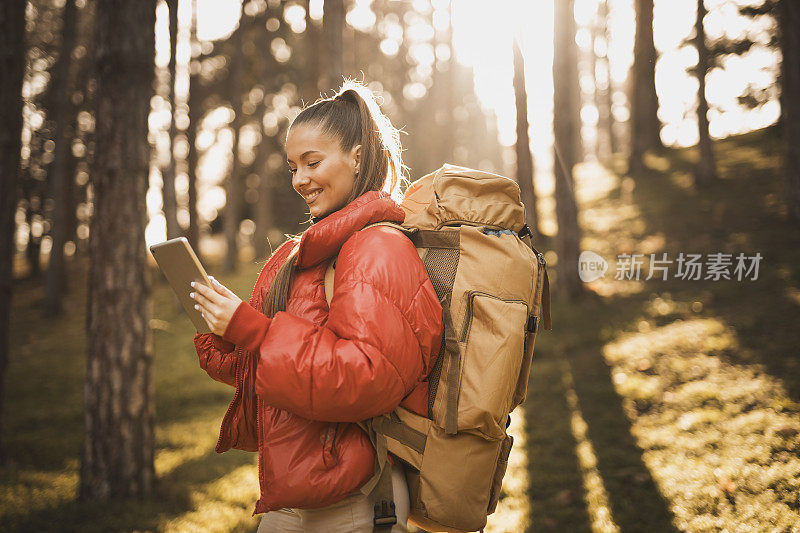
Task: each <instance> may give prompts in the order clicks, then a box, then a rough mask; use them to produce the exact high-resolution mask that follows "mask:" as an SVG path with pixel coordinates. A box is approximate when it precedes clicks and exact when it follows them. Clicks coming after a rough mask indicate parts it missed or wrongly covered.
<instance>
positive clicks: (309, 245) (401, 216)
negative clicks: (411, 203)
mask: <svg viewBox="0 0 800 533" xmlns="http://www.w3.org/2000/svg"><path fill="white" fill-rule="evenodd" d="M403 220H405V211H403V209H402V208H401V207H400V206H399V205H397V202H395V201H394V200H392V198H391V197H390V196H389V195H388V194H387V193H385V192H383V191H368V192H365V193H364V194H362V195H361V196H359V197H358V198H356V199H355V200H353V201H352V202H350V203H349V204H347V205H346V206H344V207H342V208H341V209H339V210H338V211H334V212H333V213H331V214H329V215H328V216H326V217H324V218H322V219H320V220H319V221H317V222H315V223H314V224H312V225H311V227H310V228H308V229H307V230H306V231H304V232H303V235H302V237H301V238H300V244H299V245H298V246H299V247H298V249H297V256H296V257H295V265H296V266H297V267H298V268H309V267H312V266H314V265H318V264H319V263H321V262H322V261H325V260H326V259H330V258H331V257H333V256H334V255H336V254H338V253H339V249H340V248H341V247H342V245H343V244H344V243H345V241H346V240H347V239H348V238H349V237H350V236H351V235H352V234H353V233H355V232H356V231H359V230H361V229H363V228H364V226H366V225H368V224H372V223H374V222H383V221H389V222H397V223H400V222H403Z"/></svg>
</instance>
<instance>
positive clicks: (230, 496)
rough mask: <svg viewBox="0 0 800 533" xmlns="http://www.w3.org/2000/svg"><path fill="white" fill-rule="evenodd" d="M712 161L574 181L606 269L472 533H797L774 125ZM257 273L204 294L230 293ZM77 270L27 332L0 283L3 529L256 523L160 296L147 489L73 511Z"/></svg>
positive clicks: (544, 366) (32, 306) (251, 463)
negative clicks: (710, 268)
mask: <svg viewBox="0 0 800 533" xmlns="http://www.w3.org/2000/svg"><path fill="white" fill-rule="evenodd" d="M715 149H716V151H717V156H718V161H719V164H720V174H721V177H722V180H721V181H720V183H718V184H715V185H713V186H711V187H709V188H708V189H705V190H697V189H695V188H694V187H693V186H692V184H691V179H690V177H691V168H692V162H693V159H694V158H695V157H696V152H695V151H694V150H692V149H687V150H667V151H665V152H663V153H660V154H650V155H649V156H648V159H647V166H648V168H649V171H648V172H647V173H646V175H643V176H640V177H637V178H636V179H635V180H634V179H631V178H628V177H626V176H625V175H624V174H623V173H622V172H621V171H620V167H621V166H622V161H621V160H614V161H611V162H610V163H609V168H610V169H611V170H610V171H608V170H605V169H603V168H601V167H598V166H592V165H586V166H585V167H584V168H582V169H581V172H579V173H578V175H577V177H576V184H577V185H576V186H577V189H578V196H579V203H580V206H581V223H582V226H583V228H584V231H585V233H584V238H583V242H582V248H583V249H588V250H593V251H595V252H597V253H599V254H600V255H602V256H603V257H605V258H606V259H607V260H610V261H611V263H612V264H611V270H609V272H608V273H607V274H606V276H605V278H603V280H601V281H597V282H594V283H592V284H590V285H589V288H590V289H591V290H590V291H588V293H587V295H586V297H585V298H584V299H583V300H581V301H579V302H573V303H569V302H565V301H562V300H560V299H558V298H555V299H554V301H553V324H554V328H555V329H554V330H553V331H552V332H547V331H540V332H539V334H538V336H537V339H536V353H535V356H534V364H533V370H532V374H531V381H530V385H529V388H528V399H527V402H526V404H525V405H524V408H521V409H519V410H518V412H517V413H516V414H514V415H513V416H512V426H511V429H512V431H514V432H515V435H516V436H515V442H516V444H515V448H514V450H513V451H512V457H511V459H510V462H509V469H508V474H507V476H506V482H505V484H504V490H503V494H502V499H501V501H500V503H499V505H498V511H497V513H495V514H494V515H492V516H491V517H490V520H489V525H488V527H487V531H489V532H498V531H509V532H517V531H524V530H529V531H536V532H539V531H552V532H565V531H569V532H581V531H646V532H661V531H664V532H669V531H676V530H685V531H719V530H729V531H745V530H747V531H796V530H797V529H796V528H797V526H796V524H798V523H800V496H798V494H800V459H799V458H798V452H800V417H799V416H798V415H800V358H799V357H798V346H800V328H798V327H797V319H798V317H800V313H799V312H798V311H800V309H799V307H800V269H799V268H798V264H800V232H798V231H797V228H792V227H791V226H790V225H789V224H788V223H787V222H786V221H785V220H784V217H785V207H784V206H783V205H782V203H781V199H782V191H781V180H780V178H779V175H778V174H777V170H776V169H777V168H778V166H779V164H780V161H779V145H778V138H777V134H776V132H775V131H774V130H771V129H768V130H762V131H757V132H752V133H750V134H747V135H743V136H739V137H735V138H731V139H728V140H725V141H721V142H718V143H716V146H715ZM541 248H544V249H548V248H552V245H547V244H544V245H543V246H542V247H541ZM740 251H741V252H744V253H746V254H748V255H751V254H752V253H754V252H755V251H759V252H761V254H762V256H763V257H764V259H763V261H762V264H761V268H760V271H759V277H758V280H757V281H751V280H746V281H741V282H737V281H716V282H714V281H710V280H700V281H682V280H676V279H670V280H667V281H662V280H649V281H622V280H615V279H614V265H613V261H614V259H615V258H616V255H617V254H620V253H632V252H636V253H645V254H649V253H658V254H660V253H662V252H667V253H668V257H669V258H670V259H675V258H676V257H677V254H678V253H679V252H684V253H712V252H730V253H734V254H735V253H738V252H740ZM554 259H555V258H554V257H553V256H552V254H548V260H549V261H550V262H551V263H554ZM208 266H210V267H211V268H210V269H211V271H212V272H215V271H217V270H218V269H216V270H215V267H216V265H208ZM258 267H259V265H258V264H249V265H246V266H243V267H242V268H241V269H240V271H239V272H238V273H237V274H236V275H234V276H231V277H229V278H227V279H223V280H222V281H223V282H224V283H225V284H226V285H228V286H229V287H231V288H232V289H233V290H234V291H235V292H236V293H237V294H239V295H240V296H241V297H243V298H244V297H248V296H249V294H250V290H251V288H252V284H253V282H254V280H255V277H256V275H257V271H258ZM673 268H674V265H673ZM85 272H86V271H85V264H81V263H72V264H71V277H70V280H71V282H72V287H71V291H70V294H69V297H68V298H67V299H66V300H65V302H66V303H67V305H68V308H69V311H68V312H67V313H66V314H65V316H64V317H62V318H59V319H56V320H45V319H43V318H41V313H40V312H39V311H38V308H39V305H40V302H41V301H42V296H43V294H42V289H41V288H39V287H37V286H35V285H34V284H32V283H30V282H20V283H18V284H17V288H16V291H15V295H14V302H13V316H12V325H11V331H12V346H11V348H12V350H11V359H10V362H9V368H8V376H7V387H8V389H7V395H6V403H5V405H4V424H5V426H4V427H3V428H2V430H3V442H4V443H5V446H6V449H7V451H8V453H9V457H10V460H9V463H8V464H7V465H6V466H4V467H3V468H2V470H0V530H3V531H58V530H67V531H143V530H147V531H195V530H212V531H213V530H218V531H254V530H255V528H256V526H257V518H255V517H252V516H251V513H252V509H253V505H254V503H255V500H256V498H257V496H258V482H257V474H256V457H255V454H249V453H244V452H238V451H229V452H227V453H225V454H222V455H219V454H216V453H215V452H214V446H215V444H216V441H217V436H218V430H219V423H220V421H221V418H222V416H223V414H224V412H225V409H226V407H227V404H228V402H229V400H230V399H231V396H232V394H233V389H232V388H231V387H228V386H226V385H223V384H220V383H216V382H214V381H213V380H211V379H210V378H208V376H207V375H206V374H205V373H204V372H203V371H202V370H201V369H200V368H199V366H198V364H197V357H196V354H195V350H194V346H193V343H192V337H193V336H194V329H193V328H192V326H191V324H190V322H189V320H188V319H187V318H186V317H185V316H183V312H182V311H180V310H177V309H176V308H175V307H174V301H173V296H172V294H171V291H170V290H169V288H168V287H166V286H165V285H163V284H157V286H156V287H155V288H154V291H153V298H152V301H153V310H154V311H153V313H152V318H153V321H152V323H151V325H152V326H153V328H154V336H153V337H154V351H155V368H154V376H155V394H156V396H155V405H156V422H157V427H156V446H157V452H156V471H157V474H158V484H157V489H156V495H155V496H154V497H153V498H151V499H149V500H146V501H139V502H113V503H111V504H102V505H99V504H98V505H90V504H81V503H77V502H76V501H75V495H76V489H77V483H78V460H79V451H80V446H81V439H82V431H83V378H84V368H85V314H84V311H85V306H86V304H85V290H84V289H85V287H84V285H85V279H86V273H85ZM554 272H555V270H554V269H552V268H551V273H554ZM644 272H645V273H646V269H645V271H644ZM554 277H555V276H554ZM643 277H644V276H643ZM156 279H160V277H159V275H157V276H156ZM554 281H555V282H556V283H557V280H554Z"/></svg>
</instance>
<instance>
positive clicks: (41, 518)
mask: <svg viewBox="0 0 800 533" xmlns="http://www.w3.org/2000/svg"><path fill="white" fill-rule="evenodd" d="M253 457H254V454H252V453H247V452H241V451H238V450H231V451H229V452H226V453H224V454H218V453H216V452H215V451H213V450H210V451H209V452H208V453H206V454H204V455H202V456H201V457H197V458H195V459H190V460H188V461H185V462H184V463H182V464H180V465H179V466H177V467H176V468H175V469H173V470H172V471H171V472H170V473H169V474H167V475H165V476H162V477H160V478H159V479H158V480H157V481H156V487H155V491H154V495H153V496H152V497H150V498H147V499H143V500H125V501H115V500H112V501H109V502H78V501H75V500H71V501H65V502H62V503H61V504H60V505H56V506H53V507H49V508H48V509H46V510H38V509H37V510H35V511H33V512H29V513H26V512H25V510H24V509H18V510H17V511H16V512H14V513H8V514H7V515H6V516H3V518H2V523H0V531H9V532H11V531H14V532H16V531H19V532H23V531H24V532H27V531H80V532H89V531H158V530H160V529H161V526H162V525H163V522H164V521H165V520H169V519H171V518H175V517H178V516H180V515H183V514H186V513H189V512H191V511H193V510H195V507H196V506H195V504H194V503H193V501H192V500H193V498H192V495H193V493H195V492H197V491H202V487H203V486H204V485H207V484H209V483H212V482H214V481H215V480H217V479H220V478H222V477H224V476H225V475H227V474H229V473H231V472H233V471H234V470H236V469H237V468H239V467H242V466H247V465H251V464H252V463H253ZM254 505H255V500H253V501H252V502H247V503H246V504H244V508H243V509H242V518H241V519H240V520H238V521H236V520H235V519H234V521H233V522H231V523H229V524H225V525H223V524H214V525H215V526H217V527H226V528H227V529H228V530H230V531H249V532H252V531H253V530H254V528H255V527H256V525H257V519H256V518H254V517H251V513H252V508H253V506H254ZM207 525H208V526H209V527H210V526H211V525H212V524H207Z"/></svg>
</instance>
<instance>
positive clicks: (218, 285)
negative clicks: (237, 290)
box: [208, 276, 236, 297]
mask: <svg viewBox="0 0 800 533" xmlns="http://www.w3.org/2000/svg"><path fill="white" fill-rule="evenodd" d="M208 277H209V279H211V287H212V288H213V289H214V290H215V291H217V292H218V293H220V294H222V295H223V296H227V297H231V296H236V295H235V294H234V293H233V291H231V290H230V289H229V288H228V287H226V286H225V285H223V284H222V283H220V282H219V281H217V280H216V279H215V278H214V276H208Z"/></svg>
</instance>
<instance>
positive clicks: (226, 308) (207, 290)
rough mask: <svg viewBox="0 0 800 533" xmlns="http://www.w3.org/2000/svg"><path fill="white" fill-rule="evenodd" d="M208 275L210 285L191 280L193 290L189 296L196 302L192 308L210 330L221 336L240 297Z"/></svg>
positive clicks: (239, 301) (237, 305)
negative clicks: (198, 313)
mask: <svg viewBox="0 0 800 533" xmlns="http://www.w3.org/2000/svg"><path fill="white" fill-rule="evenodd" d="M208 277H209V278H211V287H208V286H206V285H205V284H203V283H198V282H192V288H193V289H194V291H195V292H192V293H191V294H190V295H189V296H191V297H192V298H194V300H195V301H196V302H197V303H196V304H195V306H194V308H195V309H197V310H198V311H200V313H201V314H202V315H203V318H204V319H205V320H206V322H207V323H208V327H209V328H211V332H212V333H216V334H217V335H219V336H222V334H223V333H225V330H226V329H228V324H229V323H230V321H231V318H233V313H234V312H236V308H237V307H239V304H240V303H242V299H241V298H239V297H238V296H236V295H235V294H234V293H233V291H231V290H230V289H228V288H227V287H225V286H224V285H222V284H221V283H220V282H218V281H217V280H215V279H214V278H213V277H212V276H208Z"/></svg>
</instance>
